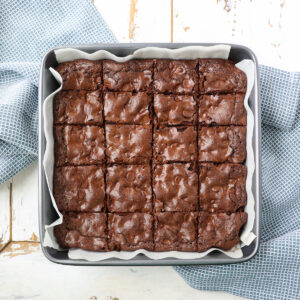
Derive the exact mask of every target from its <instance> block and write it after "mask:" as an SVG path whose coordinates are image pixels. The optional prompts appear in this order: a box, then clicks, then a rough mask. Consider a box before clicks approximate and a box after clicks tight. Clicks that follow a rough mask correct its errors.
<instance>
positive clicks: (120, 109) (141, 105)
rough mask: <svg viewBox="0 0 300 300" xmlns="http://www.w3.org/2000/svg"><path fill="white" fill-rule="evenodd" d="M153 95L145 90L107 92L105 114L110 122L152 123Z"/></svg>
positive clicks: (105, 95)
mask: <svg viewBox="0 0 300 300" xmlns="http://www.w3.org/2000/svg"><path fill="white" fill-rule="evenodd" d="M150 103H151V97H150V96H149V95H147V94H146V93H144V92H138V93H130V92H121V93H115V92H107V93H105V94H104V115H105V121H106V122H108V123H119V124H122V123H125V124H150V110H149V106H150Z"/></svg>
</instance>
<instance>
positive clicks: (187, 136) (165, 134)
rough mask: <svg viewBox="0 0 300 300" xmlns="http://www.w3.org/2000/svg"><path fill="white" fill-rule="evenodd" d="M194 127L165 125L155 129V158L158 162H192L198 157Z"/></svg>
mask: <svg viewBox="0 0 300 300" xmlns="http://www.w3.org/2000/svg"><path fill="white" fill-rule="evenodd" d="M196 137H197V134H196V130H195V128H194V127H182V126H181V127H165V128H158V129H156V130H155V131H154V149H153V150H154V158H155V160H156V161H157V162H161V163H165V162H176V161H183V162H191V161H193V160H195V159H196V152H197V150H196V148H197V147H196Z"/></svg>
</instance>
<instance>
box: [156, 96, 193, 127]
mask: <svg viewBox="0 0 300 300" xmlns="http://www.w3.org/2000/svg"><path fill="white" fill-rule="evenodd" d="M154 111H155V115H156V118H157V122H158V123H159V124H164V125H185V124H194V123H195V122H196V118H197V112H196V101H195V100H194V97H193V96H189V95H163V94H156V95H155V96H154Z"/></svg>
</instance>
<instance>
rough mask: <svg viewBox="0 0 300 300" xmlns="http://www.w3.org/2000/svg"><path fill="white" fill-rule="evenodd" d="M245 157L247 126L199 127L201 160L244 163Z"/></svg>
mask: <svg viewBox="0 0 300 300" xmlns="http://www.w3.org/2000/svg"><path fill="white" fill-rule="evenodd" d="M245 159H246V128H245V127H240V126H224V127H201V128H200V129H199V161H203V162H219V163H221V162H233V163H242V162H244V161H245Z"/></svg>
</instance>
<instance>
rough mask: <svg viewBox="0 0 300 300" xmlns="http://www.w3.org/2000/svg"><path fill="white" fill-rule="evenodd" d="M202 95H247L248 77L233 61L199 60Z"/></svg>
mask: <svg viewBox="0 0 300 300" xmlns="http://www.w3.org/2000/svg"><path fill="white" fill-rule="evenodd" d="M199 72H200V93H202V94H208V93H245V92H246V88H247V77H246V75H245V73H244V72H243V71H241V70H240V69H238V68H237V67H236V66H235V65H234V62H233V61H231V60H223V59H199Z"/></svg>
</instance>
